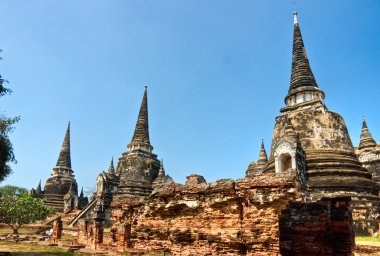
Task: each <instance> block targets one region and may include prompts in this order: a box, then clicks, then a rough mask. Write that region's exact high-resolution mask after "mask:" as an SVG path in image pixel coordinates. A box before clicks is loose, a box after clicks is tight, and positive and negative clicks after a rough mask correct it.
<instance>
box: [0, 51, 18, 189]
mask: <svg viewBox="0 0 380 256" xmlns="http://www.w3.org/2000/svg"><path fill="white" fill-rule="evenodd" d="M0 52H1V50H0ZM0 59H1V58H0ZM6 83H8V81H7V80H5V79H4V78H3V77H2V76H1V75H0V97H1V96H4V95H6V94H10V93H11V92H12V90H11V89H9V88H6V87H4V84H6ZM19 120H20V117H14V118H9V117H6V116H4V115H0V182H2V181H3V180H4V179H5V178H6V177H7V176H8V175H9V174H10V173H11V172H12V168H11V167H10V166H9V163H10V162H14V163H15V162H16V159H15V156H14V153H13V146H12V143H11V141H10V139H9V133H11V132H12V131H13V129H14V127H13V125H14V124H15V123H17V122H18V121H19Z"/></svg>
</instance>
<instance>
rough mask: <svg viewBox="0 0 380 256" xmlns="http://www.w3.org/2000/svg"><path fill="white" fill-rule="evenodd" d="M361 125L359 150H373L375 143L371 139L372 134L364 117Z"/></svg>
mask: <svg viewBox="0 0 380 256" xmlns="http://www.w3.org/2000/svg"><path fill="white" fill-rule="evenodd" d="M362 118H363V124H362V134H361V135H360V143H359V149H360V150H362V149H365V148H374V147H376V142H375V140H374V139H373V137H372V134H371V133H370V132H369V129H368V126H367V122H366V121H365V117H364V116H363V117H362Z"/></svg>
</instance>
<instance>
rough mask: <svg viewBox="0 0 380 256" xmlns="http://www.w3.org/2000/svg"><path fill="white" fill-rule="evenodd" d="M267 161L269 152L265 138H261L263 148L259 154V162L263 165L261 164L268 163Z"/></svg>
mask: <svg viewBox="0 0 380 256" xmlns="http://www.w3.org/2000/svg"><path fill="white" fill-rule="evenodd" d="M266 162H268V156H267V152H266V151H265V147H264V140H263V139H262V140H261V149H260V154H259V160H257V164H258V165H261V164H263V163H266Z"/></svg>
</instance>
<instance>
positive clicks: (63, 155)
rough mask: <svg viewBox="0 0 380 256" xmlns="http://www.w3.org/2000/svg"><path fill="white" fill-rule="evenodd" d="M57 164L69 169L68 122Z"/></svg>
mask: <svg viewBox="0 0 380 256" xmlns="http://www.w3.org/2000/svg"><path fill="white" fill-rule="evenodd" d="M57 166H60V167H66V168H69V169H71V157H70V122H69V125H68V126H67V130H66V134H65V138H64V140H63V144H62V148H61V152H60V153H59V157H58V161H57Z"/></svg>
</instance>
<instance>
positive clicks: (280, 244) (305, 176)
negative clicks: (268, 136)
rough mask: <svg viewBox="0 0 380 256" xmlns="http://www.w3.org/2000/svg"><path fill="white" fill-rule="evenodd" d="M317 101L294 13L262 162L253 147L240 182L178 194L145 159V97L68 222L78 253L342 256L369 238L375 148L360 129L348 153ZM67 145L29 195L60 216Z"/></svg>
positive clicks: (341, 133) (149, 153) (377, 170)
mask: <svg viewBox="0 0 380 256" xmlns="http://www.w3.org/2000/svg"><path fill="white" fill-rule="evenodd" d="M324 99H325V93H324V92H323V90H322V89H321V88H320V87H319V86H318V84H317V81H316V79H315V77H314V75H313V72H312V69H311V66H310V63H309V60H308V57H307V55H306V49H305V46H304V42H303V38H302V34H301V30H300V25H299V23H298V18H297V13H294V35H293V54H292V70H291V79H290V86H289V90H288V94H287V95H286V96H285V104H286V106H285V107H284V108H282V109H280V114H279V115H278V116H277V117H276V118H275V126H274V131H273V137H272V142H271V147H270V153H269V157H268V155H267V152H266V150H265V146H264V142H262V144H261V149H260V154H259V159H258V161H257V162H251V163H250V164H249V166H248V169H247V170H246V173H245V174H246V175H245V177H244V178H241V179H238V180H232V179H221V180H217V181H215V182H210V183H208V182H207V181H206V180H205V179H204V178H203V177H202V176H200V175H197V174H191V175H189V176H188V177H187V181H186V184H184V185H182V184H178V183H176V182H174V181H173V180H172V179H171V177H170V176H168V175H166V173H165V169H164V166H163V162H162V160H161V161H160V160H158V157H157V155H156V154H154V153H153V146H152V145H151V143H150V138H149V122H148V97H147V88H145V91H144V95H143V99H142V103H141V106H140V111H139V114H138V118H137V123H136V127H135V131H134V134H133V136H132V140H131V142H130V143H129V144H128V146H127V148H128V151H127V152H124V153H122V155H121V157H119V158H118V161H117V165H116V168H115V167H114V163H113V159H112V160H111V163H110V166H109V167H108V170H107V171H102V172H100V174H99V175H98V177H97V179H96V192H95V193H94V195H93V197H92V198H91V200H90V202H89V203H88V204H87V205H86V206H85V207H84V208H83V209H82V210H81V211H80V212H79V213H78V214H77V215H76V216H75V217H74V218H73V219H72V220H71V221H70V222H69V224H70V225H72V226H75V227H77V229H78V240H77V241H78V243H80V244H85V245H87V246H89V247H91V248H96V249H98V248H100V249H104V250H118V251H129V250H137V251H142V252H144V251H146V252H162V253H166V252H170V253H171V254H173V255H278V254H279V253H281V254H282V255H313V254H314V255H320V254H323V255H336V254H339V255H352V252H353V249H354V247H355V243H354V231H355V232H356V233H358V234H373V233H375V232H377V231H378V216H379V210H380V197H379V190H380V183H379V182H380V178H379V177H380V144H379V143H376V142H375V140H374V139H373V137H372V135H371V133H370V132H369V130H368V127H367V124H366V121H365V120H364V119H363V129H362V134H361V139H360V145H359V146H358V147H357V148H356V147H354V146H353V144H352V142H351V138H350V135H349V133H348V130H347V127H346V124H345V122H344V119H343V118H342V117H341V116H340V115H339V114H338V113H336V112H333V111H331V110H329V109H328V108H327V106H326V104H325V103H324ZM66 137H69V128H68V132H67V133H66V136H65V142H64V145H63V147H62V151H61V154H60V157H59V160H58V163H57V166H56V167H55V168H54V169H53V174H52V177H51V178H50V179H48V181H47V184H46V185H45V189H44V191H43V192H42V191H41V189H37V190H34V191H33V193H34V194H35V195H36V196H38V195H40V196H43V197H44V198H46V199H47V203H48V204H49V205H53V206H56V207H57V206H58V205H59V207H61V208H60V209H62V208H63V206H64V204H63V201H64V200H66V195H72V197H71V198H73V197H75V194H76V192H77V185H76V182H75V179H74V177H73V174H72V173H73V171H72V170H71V162H70V155H69V153H67V152H69V147H70V144H69V139H66ZM67 148H68V149H67ZM242 176H243V171H242ZM51 184H62V185H59V186H57V185H54V187H55V189H54V190H52V189H51V188H50V187H52V185H51ZM68 191H69V193H68ZM70 191H71V192H70ZM69 197H70V196H67V200H68V199H69ZM58 202H59V204H58ZM74 202H75V201H74ZM74 205H75V203H74ZM105 227H109V228H110V232H109V233H107V235H106V234H105V233H104V228H105ZM105 236H107V237H105ZM105 238H107V239H105ZM105 241H107V242H105Z"/></svg>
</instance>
